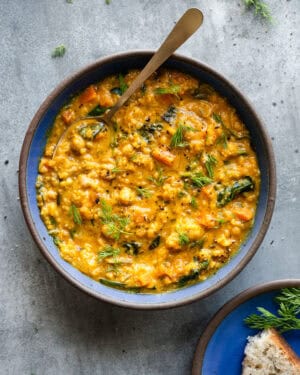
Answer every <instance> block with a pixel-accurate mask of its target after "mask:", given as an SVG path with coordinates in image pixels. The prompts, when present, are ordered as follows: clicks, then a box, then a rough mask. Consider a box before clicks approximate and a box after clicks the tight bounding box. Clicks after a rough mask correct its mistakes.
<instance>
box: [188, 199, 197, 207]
mask: <svg viewBox="0 0 300 375" xmlns="http://www.w3.org/2000/svg"><path fill="white" fill-rule="evenodd" d="M190 205H191V206H192V207H193V208H195V209H196V208H198V203H197V201H196V198H195V197H192V198H191V201H190Z"/></svg>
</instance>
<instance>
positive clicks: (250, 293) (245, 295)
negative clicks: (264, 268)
mask: <svg viewBox="0 0 300 375" xmlns="http://www.w3.org/2000/svg"><path fill="white" fill-rule="evenodd" d="M291 287H300V279H282V280H274V281H270V282H267V283H263V284H258V285H254V286H252V287H250V288H248V289H246V290H244V291H243V292H241V293H239V294H238V295H237V296H235V297H233V298H232V299H231V300H229V301H228V302H226V303H225V305H223V306H222V307H221V308H220V309H219V310H218V311H217V313H216V314H215V315H214V316H213V317H212V319H211V320H210V321H209V323H208V324H207V326H206V328H205V329H204V331H203V333H202V335H201V337H200V339H199V341H198V344H197V347H196V351H195V354H194V360H193V368H192V375H200V374H201V375H206V374H202V365H203V360H204V356H205V352H206V348H207V345H208V343H209V341H210V339H211V337H212V336H213V334H214V332H215V331H216V329H217V328H218V326H219V324H220V323H221V322H222V321H223V320H224V319H225V318H226V316H227V315H228V314H230V313H231V311H233V310H234V309H235V308H236V307H238V306H239V305H241V304H242V303H244V302H245V301H247V300H249V299H250V298H252V297H255V296H257V295H259V294H262V293H266V292H270V291H272V290H276V289H282V288H291Z"/></svg>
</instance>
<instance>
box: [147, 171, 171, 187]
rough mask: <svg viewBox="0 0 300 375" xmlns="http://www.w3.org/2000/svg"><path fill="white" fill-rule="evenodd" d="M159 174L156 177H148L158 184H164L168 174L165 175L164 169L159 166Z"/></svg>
mask: <svg viewBox="0 0 300 375" xmlns="http://www.w3.org/2000/svg"><path fill="white" fill-rule="evenodd" d="M157 173H158V176H157V177H156V178H155V177H148V180H150V181H152V182H153V183H154V184H155V185H156V186H162V185H163V184H164V182H165V180H166V179H167V178H168V176H164V175H163V173H164V170H163V169H162V168H161V167H159V168H158V169H157Z"/></svg>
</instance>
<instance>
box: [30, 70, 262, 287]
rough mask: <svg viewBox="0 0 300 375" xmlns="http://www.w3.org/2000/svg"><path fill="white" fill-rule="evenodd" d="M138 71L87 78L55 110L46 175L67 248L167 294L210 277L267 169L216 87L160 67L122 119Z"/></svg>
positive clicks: (107, 275) (42, 176)
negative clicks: (110, 117) (106, 117)
mask: <svg viewBox="0 0 300 375" xmlns="http://www.w3.org/2000/svg"><path fill="white" fill-rule="evenodd" d="M138 73H139V72H138V71H137V70H133V71H130V72H128V73H127V74H125V75H122V74H119V75H115V76H110V77H107V78H105V79H104V80H103V81H101V82H99V83H97V84H93V85H91V86H89V87H87V88H86V89H85V90H84V91H83V92H82V93H80V94H79V95H77V96H75V97H74V98H72V99H71V101H70V102H69V103H68V104H67V105H66V106H64V107H63V108H62V109H61V111H60V112H59V114H58V115H57V117H56V120H55V122H54V125H53V128H52V130H51V133H50V135H49V138H48V141H47V144H46V147H45V151H44V155H43V157H42V158H41V161H40V164H39V174H38V177H37V181H36V188H37V202H38V206H39V208H40V213H41V217H42V219H43V221H44V223H45V225H46V226H47V228H48V231H49V233H50V234H51V235H52V236H53V240H54V243H55V244H56V246H57V247H58V249H59V252H60V254H61V256H62V257H63V258H64V259H65V260H66V261H68V262H70V263H71V264H72V265H73V266H74V267H76V268H77V269H79V270H80V271H81V272H83V273H85V274H86V275H89V276H90V277H92V278H93V279H95V280H97V281H99V282H101V283H103V284H105V285H108V286H112V287H117V288H122V289H125V290H128V291H134V292H139V291H142V292H148V293H155V292H164V291H168V290H173V289H176V288H180V287H184V286H186V285H189V284H191V283H195V282H201V281H203V280H205V279H207V277H209V276H210V275H212V274H214V273H215V272H216V271H217V270H218V269H220V267H222V266H223V265H224V264H225V263H227V262H228V261H229V260H230V258H231V257H232V256H233V255H234V254H235V253H236V252H237V251H238V249H239V247H240V246H241V244H242V242H243V241H244V240H245V238H246V237H247V235H248V233H249V231H250V230H251V227H252V225H253V221H254V216H255V210H256V205H257V200H258V194H259V185H260V171H259V168H258V163H257V158H256V155H255V153H254V151H253V150H252V148H251V145H250V138H249V134H248V131H247V129H246V128H245V126H244V124H243V123H242V122H241V120H240V119H239V117H238V115H237V114H236V111H235V109H234V108H232V107H231V106H230V105H229V103H228V102H227V101H226V99H225V98H223V97H221V96H220V95H219V94H218V93H217V92H216V91H214V89H213V88H212V87H210V86H208V85H207V84H204V83H201V82H199V81H198V80H197V79H195V78H193V77H191V76H189V75H187V74H185V73H182V72H178V71H174V70H160V71H159V72H157V73H156V74H154V75H153V76H152V77H151V78H150V79H148V80H147V81H146V83H145V84H144V85H143V86H142V87H141V89H140V90H138V91H137V92H136V93H135V94H134V95H133V96H132V97H131V98H130V100H129V101H128V102H127V104H126V105H124V106H123V107H122V108H121V109H120V110H119V111H118V112H117V114H116V115H115V116H114V127H113V128H111V127H109V126H107V125H105V124H104V123H102V122H101V121H99V119H98V120H96V119H93V118H87V117H91V116H95V115H99V114H102V113H104V112H105V111H106V110H107V109H109V108H110V107H111V106H113V105H114V104H115V103H116V101H117V100H118V98H119V96H120V95H121V94H122V93H123V92H124V91H125V90H126V89H127V87H128V85H129V84H130V83H131V82H132V80H133V79H134V78H135V77H136V75H137V74H138Z"/></svg>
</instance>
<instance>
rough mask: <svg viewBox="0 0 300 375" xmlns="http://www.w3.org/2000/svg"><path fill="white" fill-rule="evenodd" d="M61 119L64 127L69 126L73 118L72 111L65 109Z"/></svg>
mask: <svg viewBox="0 0 300 375" xmlns="http://www.w3.org/2000/svg"><path fill="white" fill-rule="evenodd" d="M61 118H62V119H63V121H64V123H65V124H66V125H69V124H70V123H71V122H72V121H73V120H74V118H75V114H74V111H73V110H72V109H66V110H65V111H63V112H62V114H61Z"/></svg>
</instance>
